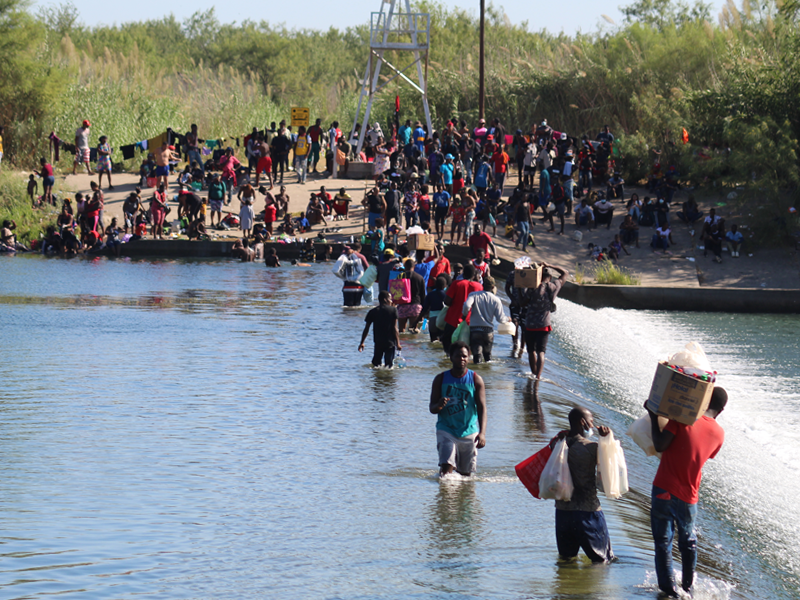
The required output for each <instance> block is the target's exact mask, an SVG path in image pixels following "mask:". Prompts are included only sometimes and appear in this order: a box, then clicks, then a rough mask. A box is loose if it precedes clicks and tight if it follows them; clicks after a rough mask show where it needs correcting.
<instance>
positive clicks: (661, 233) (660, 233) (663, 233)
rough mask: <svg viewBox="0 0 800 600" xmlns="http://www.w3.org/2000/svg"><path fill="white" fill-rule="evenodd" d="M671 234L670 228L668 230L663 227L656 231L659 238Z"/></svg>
mask: <svg viewBox="0 0 800 600" xmlns="http://www.w3.org/2000/svg"><path fill="white" fill-rule="evenodd" d="M671 232H672V230H671V229H670V228H669V227H667V228H666V229H662V228H661V227H659V228H658V229H656V234H657V235H658V236H659V237H668V236H669V234H670V233H671Z"/></svg>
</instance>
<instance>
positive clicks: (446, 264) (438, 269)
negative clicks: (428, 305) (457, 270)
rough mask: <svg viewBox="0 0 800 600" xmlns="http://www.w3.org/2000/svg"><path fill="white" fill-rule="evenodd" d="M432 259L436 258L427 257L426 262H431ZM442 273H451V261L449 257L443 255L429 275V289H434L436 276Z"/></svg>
mask: <svg viewBox="0 0 800 600" xmlns="http://www.w3.org/2000/svg"><path fill="white" fill-rule="evenodd" d="M432 260H436V259H435V258H434V257H432V256H431V257H428V258H427V259H425V262H431V261H432ZM442 273H447V274H448V275H449V274H450V261H449V260H448V259H447V257H444V256H443V257H442V259H441V260H440V261H439V263H438V264H437V265H434V267H433V268H432V269H431V273H430V275H428V289H433V288H435V287H436V278H437V277H439V275H441V274H442Z"/></svg>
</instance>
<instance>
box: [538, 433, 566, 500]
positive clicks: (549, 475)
mask: <svg viewBox="0 0 800 600" xmlns="http://www.w3.org/2000/svg"><path fill="white" fill-rule="evenodd" d="M568 455H569V447H568V446H567V440H566V439H563V440H559V441H558V442H556V447H555V448H553V454H551V455H550V458H549V459H548V460H547V464H546V465H545V466H544V470H543V471H542V476H541V477H540V478H539V495H540V497H541V498H542V500H548V499H549V500H563V501H564V502H569V501H570V500H571V499H572V491H573V489H574V487H573V485H572V475H571V474H570V472H569V464H568V462H567V457H568Z"/></svg>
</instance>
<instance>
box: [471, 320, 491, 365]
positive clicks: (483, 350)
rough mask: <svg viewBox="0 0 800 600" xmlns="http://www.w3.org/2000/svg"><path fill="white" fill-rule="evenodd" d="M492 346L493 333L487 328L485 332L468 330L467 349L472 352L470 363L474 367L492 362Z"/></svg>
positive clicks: (472, 328)
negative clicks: (472, 363)
mask: <svg viewBox="0 0 800 600" xmlns="http://www.w3.org/2000/svg"><path fill="white" fill-rule="evenodd" d="M493 345H494V331H492V330H491V328H489V327H487V328H486V331H484V330H483V329H482V328H481V329H475V328H474V327H471V328H470V331H469V347H470V350H472V362H474V363H475V364H476V365H477V364H479V363H482V362H484V361H486V362H489V361H490V360H492V346H493Z"/></svg>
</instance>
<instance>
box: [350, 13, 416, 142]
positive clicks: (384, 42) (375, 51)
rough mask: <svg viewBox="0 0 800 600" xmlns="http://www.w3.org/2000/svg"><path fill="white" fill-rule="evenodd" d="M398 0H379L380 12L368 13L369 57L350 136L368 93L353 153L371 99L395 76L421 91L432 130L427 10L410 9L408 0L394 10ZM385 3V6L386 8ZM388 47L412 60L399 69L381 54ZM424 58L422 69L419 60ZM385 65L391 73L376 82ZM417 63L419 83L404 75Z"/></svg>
mask: <svg viewBox="0 0 800 600" xmlns="http://www.w3.org/2000/svg"><path fill="white" fill-rule="evenodd" d="M396 4H397V0H382V2H381V10H380V12H373V13H371V17H370V32H369V58H368V59H367V70H366V72H365V74H364V80H363V81H362V85H361V95H360V96H359V97H358V108H356V117H355V119H354V120H353V129H352V130H351V131H350V139H351V140H352V139H353V134H354V133H355V130H356V123H358V117H359V115H360V114H361V105H362V103H363V101H364V97H367V106H366V110H365V111H364V118H363V120H362V121H361V134H360V135H359V136H358V148H357V149H356V153H358V152H361V148H362V146H363V145H364V138H365V137H366V133H367V126H368V124H369V115H370V111H371V110H372V101H373V100H374V98H375V95H376V94H378V93H379V92H380V91H381V90H382V89H383V88H385V87H386V86H387V85H389V84H390V83H391V82H392V81H394V80H395V79H397V78H398V77H399V78H400V79H402V80H403V81H405V82H406V83H408V84H410V85H411V87H413V88H414V89H415V90H417V91H418V92H419V93H420V94H422V106H423V108H424V110H425V122H426V123H427V125H428V132H429V133H430V132H431V131H432V127H431V111H430V108H429V107H428V82H427V77H428V49H429V47H430V33H431V17H430V15H429V14H428V13H412V12H411V2H410V0H403V4H404V6H405V12H398V11H397V7H396ZM387 7H388V9H387ZM387 50H389V51H394V52H397V53H398V54H399V53H401V52H411V54H412V55H413V57H414V60H413V61H412V62H411V63H410V64H409V65H408V66H406V67H404V68H402V69H398V68H397V67H395V66H394V65H393V64H392V63H390V62H389V61H388V60H386V58H385V57H384V53H385V52H386V51H387ZM423 61H424V62H425V69H424V71H423V68H422V62H423ZM384 64H385V65H386V66H387V67H388V68H389V69H390V70H391V71H392V72H393V73H394V75H392V77H390V78H389V79H387V80H386V81H384V82H382V83H379V79H380V74H381V67H382V66H383V65H384ZM414 66H416V67H417V79H418V83H414V81H413V80H412V79H411V78H409V77H408V75H406V73H405V72H406V71H408V70H409V69H411V68H413V67H414Z"/></svg>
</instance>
